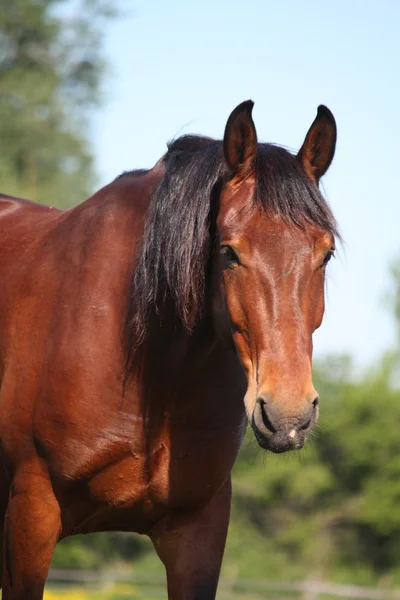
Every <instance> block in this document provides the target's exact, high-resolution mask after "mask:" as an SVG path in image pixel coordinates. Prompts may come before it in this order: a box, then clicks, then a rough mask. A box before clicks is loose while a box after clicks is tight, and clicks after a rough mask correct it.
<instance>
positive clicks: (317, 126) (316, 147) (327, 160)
mask: <svg viewBox="0 0 400 600" xmlns="http://www.w3.org/2000/svg"><path fill="white" fill-rule="evenodd" d="M335 146H336V122H335V119H334V116H333V114H332V113H331V111H330V110H329V108H327V107H326V106H323V105H322V104H321V106H319V107H318V112H317V116H316V117H315V120H314V123H313V124H312V125H311V127H310V129H309V130H308V133H307V135H306V139H305V140H304V143H303V145H302V147H301V149H300V151H299V153H298V155H297V158H298V160H299V161H300V162H301V163H302V165H303V167H304V170H305V171H306V173H307V175H308V176H309V177H310V178H311V179H313V180H314V181H315V183H316V184H318V182H319V180H320V179H321V177H322V176H323V175H324V174H325V173H326V171H327V170H328V168H329V165H330V164H331V162H332V159H333V156H334V154H335Z"/></svg>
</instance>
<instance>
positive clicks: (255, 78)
mask: <svg viewBox="0 0 400 600" xmlns="http://www.w3.org/2000/svg"><path fill="white" fill-rule="evenodd" d="M399 31H400V2H399V1H398V0H379V2H378V1H377V0H374V1H370V0H351V1H350V0H334V1H331V2H321V1H314V0H279V1H278V0H273V1H272V0H246V1H245V0H230V1H228V0H202V1H199V0H169V1H168V2H167V1H166V0H164V1H163V0H125V2H124V14H123V16H122V18H120V19H119V20H118V21H116V22H114V23H112V24H111V25H108V30H107V32H106V34H105V54H106V59H107V60H108V61H109V64H110V72H109V74H108V76H107V78H106V85H105V89H104V92H105V94H104V98H105V103H104V106H103V108H102V109H101V110H100V111H99V113H98V114H97V116H96V117H95V120H94V123H93V127H92V131H93V145H94V148H95V156H96V165H97V170H98V173H99V176H100V183H101V184H106V183H107V182H109V181H110V180H111V179H113V178H114V177H115V176H116V175H118V174H119V173H121V172H122V171H124V170H129V169H133V168H143V167H151V166H153V164H154V163H155V162H156V161H157V160H158V159H159V158H160V156H161V155H162V154H163V153H164V152H165V150H166V142H167V141H168V140H170V139H172V138H174V137H176V136H178V135H181V134H183V133H200V134H204V135H209V136H212V137H216V138H219V139H220V138H221V137H222V135H223V132H224V128H225V124H226V120H227V118H228V116H229V114H230V112H231V111H232V110H233V108H234V107H235V106H236V105H237V104H239V103H240V102H242V101H243V100H247V99H249V98H251V99H252V100H253V101H254V102H255V106H254V110H253V117H254V121H255V124H256V128H257V132H258V137H259V139H260V140H261V141H266V142H275V143H278V144H281V145H283V146H285V147H288V148H289V149H292V150H293V151H297V150H298V149H299V148H300V146H301V144H302V142H303V139H304V136H305V134H306V132H307V130H308V128H309V126H310V125H311V123H312V121H313V120H314V118H315V115H316V110H317V107H318V105H319V104H325V105H327V106H328V107H329V108H330V109H331V111H332V112H333V114H334V116H335V118H336V122H337V126H338V142H337V147H336V155H335V159H334V162H333V164H332V166H331V168H330V170H329V171H328V173H327V174H326V175H325V177H324V179H323V180H322V189H323V191H324V194H325V197H326V198H327V200H328V201H329V203H330V205H331V207H332V209H333V211H334V214H335V216H336V218H337V220H338V222H339V226H340V229H341V232H342V235H343V237H344V240H345V244H344V245H343V246H342V248H339V251H338V253H337V258H336V260H332V261H331V262H330V264H329V270H328V286H327V306H326V315H325V319H324V322H323V324H322V326H321V328H320V329H319V330H318V331H317V332H316V333H315V335H314V348H315V350H314V352H315V355H317V356H323V355H326V354H330V353H350V354H352V355H353V356H354V359H355V361H356V364H359V365H360V366H364V365H373V364H374V361H376V360H377V359H378V357H379V354H380V353H381V352H382V351H383V350H384V349H386V348H388V347H390V345H391V344H393V342H394V339H395V330H394V324H393V320H392V319H391V315H390V311H389V310H388V308H387V307H386V306H385V301H384V298H385V295H387V294H388V293H389V292H390V290H391V280H390V275H389V264H390V261H392V260H394V259H395V258H396V257H399V259H400V197H399V186H398V179H399V175H400V165H399V164H398V162H399V159H400V154H399V150H398V148H399V139H400V120H399V112H400V33H399Z"/></svg>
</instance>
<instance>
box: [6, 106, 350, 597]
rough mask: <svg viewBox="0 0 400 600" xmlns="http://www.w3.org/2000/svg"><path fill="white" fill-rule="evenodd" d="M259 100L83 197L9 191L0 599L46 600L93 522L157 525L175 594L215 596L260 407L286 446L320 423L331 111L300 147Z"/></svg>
mask: <svg viewBox="0 0 400 600" xmlns="http://www.w3.org/2000/svg"><path fill="white" fill-rule="evenodd" d="M252 108H253V102H252V101H251V100H248V101H245V102H243V103H242V104H240V105H239V106H237V107H236V108H235V109H234V110H233V112H232V113H231V115H230V116H229V119H228V120H227V122H226V126H225V133H224V137H223V140H222V141H220V140H214V139H211V138H208V137H203V136H196V135H185V136H182V137H180V138H178V139H175V140H174V141H172V142H171V143H170V144H169V146H168V149H167V151H166V153H165V154H164V156H163V157H162V158H160V160H159V161H158V162H157V163H156V164H155V166H154V167H153V168H151V169H148V170H143V169H141V170H138V171H131V172H125V173H123V174H122V175H120V176H119V177H117V178H116V179H115V180H114V181H112V182H111V183H110V184H108V185H106V186H105V187H104V188H103V189H101V190H100V191H98V192H96V193H95V194H94V195H93V196H92V197H91V198H89V199H88V200H86V201H84V202H83V203H81V204H79V205H77V206H75V207H72V208H69V209H66V210H63V211H61V210H58V209H56V208H52V207H49V206H44V205H40V204H36V203H34V202H30V201H28V200H22V199H17V198H14V197H10V196H7V195H2V196H1V198H0V231H1V233H0V281H1V295H0V542H1V543H0V569H1V571H0V584H2V588H3V599H4V600H28V598H29V600H40V599H41V598H42V597H43V590H44V585H45V582H46V578H47V575H48V570H49V567H50V563H51V559H52V554H53V551H54V549H55V546H56V544H57V543H58V541H60V540H62V539H64V538H66V537H67V536H71V535H74V534H82V533H90V532H100V531H126V532H136V533H139V534H144V535H147V536H148V537H149V538H150V539H151V541H152V543H153V545H154V548H155V550H156V552H157V554H158V556H159V558H160V559H161V561H162V562H163V563H164V565H165V569H166V576H167V588H168V597H169V598H170V599H172V600H211V599H213V598H215V594H216V589H217V584H218V578H219V573H220V568H221V562H222V557H223V552H224V547H225V540H226V535H227V529H228V523H229V515H230V502H231V471H232V468H233V465H234V462H235V459H236V457H237V454H238V451H239V448H240V445H241V442H242V440H243V436H244V434H245V431H246V426H247V424H248V423H250V426H251V428H252V430H253V432H254V435H255V438H256V439H257V441H258V443H259V445H260V446H261V447H262V448H263V449H265V450H269V451H272V452H275V453H280V452H286V451H288V450H292V449H299V448H301V447H302V446H303V445H304V443H305V440H306V438H307V435H308V433H309V432H310V430H311V429H312V428H313V426H314V425H315V423H316V421H317V418H318V410H319V409H318V404H319V399H318V394H317V392H316V390H315V389H314V387H313V383H312V334H313V332H314V331H315V330H316V329H317V328H318V327H319V326H320V324H321V321H322V318H323V314H324V293H325V271H326V266H327V263H328V261H329V259H330V258H331V257H332V256H333V254H334V251H335V241H337V240H338V238H339V236H340V233H339V231H338V226H337V223H336V220H335V218H334V216H333V213H332V211H331V209H330V208H329V206H328V204H327V202H326V200H325V199H324V198H323V196H322V194H321V192H320V190H319V180H320V178H321V177H322V176H323V175H324V173H325V172H326V171H327V169H328V167H329V166H330V164H331V161H332V159H333V156H334V151H335V144H336V124H335V120H334V117H333V115H332V113H331V112H330V111H329V109H328V108H326V107H325V106H322V105H321V106H319V108H318V112H317V116H316V117H315V120H314V122H313V123H312V125H311V127H310V129H309V130H308V133H307V134H306V136H305V139H304V142H303V145H302V146H301V149H300V151H299V152H298V153H297V154H293V153H291V152H289V151H288V150H286V149H284V148H283V147H280V146H277V145H274V144H267V143H259V142H258V139H257V133H256V129H255V125H254V122H253V118H252Z"/></svg>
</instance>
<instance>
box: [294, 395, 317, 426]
mask: <svg viewBox="0 0 400 600" xmlns="http://www.w3.org/2000/svg"><path fill="white" fill-rule="evenodd" d="M318 404H319V397H318V396H317V397H316V398H314V400H313V401H312V403H311V409H310V412H309V413H308V415H307V416H306V417H305V420H304V423H303V424H302V425H300V427H299V429H301V430H302V431H304V430H305V429H308V428H309V427H310V425H311V421H313V419H315V417H316V412H317V410H318Z"/></svg>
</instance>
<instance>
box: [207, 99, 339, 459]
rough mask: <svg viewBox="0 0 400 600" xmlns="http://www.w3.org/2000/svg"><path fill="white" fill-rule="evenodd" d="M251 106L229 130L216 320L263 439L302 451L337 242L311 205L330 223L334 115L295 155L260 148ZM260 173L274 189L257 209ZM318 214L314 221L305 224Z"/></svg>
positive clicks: (320, 120) (269, 445)
mask: <svg viewBox="0 0 400 600" xmlns="http://www.w3.org/2000/svg"><path fill="white" fill-rule="evenodd" d="M251 107H252V105H251V104H250V103H244V104H243V105H240V106H239V107H238V108H237V109H235V111H234V112H233V113H232V115H231V117H230V119H229V120H228V123H227V128H226V132H225V138H224V151H225V157H226V162H227V165H228V169H229V176H228V177H227V180H226V182H225V185H224V187H223V189H222V192H221V196H220V202H219V212H218V217H217V233H218V245H217V252H216V253H215V259H214V271H213V273H214V286H216V287H217V289H216V290H215V293H214V299H215V301H214V319H215V323H216V326H217V328H219V330H220V332H221V333H222V334H223V335H224V336H226V335H229V336H230V339H233V342H234V345H235V347H236V350H237V353H238V356H239V359H240V362H241V364H242V366H243V369H244V371H245V373H246V376H247V383H248V387H247V393H246V396H245V399H244V402H245V407H246V411H247V416H248V419H249V421H250V423H251V425H252V428H253V431H254V434H255V436H256V438H257V441H258V442H259V444H260V445H261V446H262V447H263V448H265V449H269V450H272V451H274V452H284V451H286V450H290V449H293V448H301V447H302V446H303V445H304V442H305V439H306V435H307V432H309V431H310V430H311V428H312V427H313V426H314V425H315V423H316V421H317V418H318V403H319V399H318V394H317V392H316V390H315V388H314V386H313V383H312V373H311V362H312V334H313V332H314V331H315V330H316V329H317V328H318V327H319V326H320V324H321V322H322V317H323V313H324V282H325V270H326V264H327V262H328V261H329V259H330V257H331V256H332V254H333V252H334V236H333V233H332V231H330V230H329V228H325V227H323V226H322V225H323V223H324V219H323V218H322V217H321V218H319V217H318V210H317V209H316V207H314V205H313V202H314V203H315V202H316V203H317V204H318V202H321V207H324V208H325V210H326V211H327V216H328V217H329V216H330V217H331V218H332V222H333V223H334V221H333V217H332V216H331V213H330V212H329V209H328V207H327V205H325V204H323V200H322V197H321V196H320V195H319V192H318V188H317V184H318V179H319V177H320V176H321V174H323V173H324V172H325V171H326V169H327V166H329V164H328V165H327V163H330V161H331V159H332V156H333V150H332V144H333V145H334V141H335V130H333V129H334V121H333V117H331V115H330V113H329V114H328V113H327V112H324V113H323V114H322V115H320V113H319V116H317V119H316V120H315V122H314V124H313V125H312V127H311V129H310V131H309V133H308V134H307V137H306V140H305V142H304V144H303V147H302V149H301V151H300V153H299V154H298V156H297V157H293V156H292V155H290V154H289V153H287V152H286V151H285V150H283V149H278V148H275V147H267V146H265V147H264V150H262V149H260V148H258V144H257V137H256V133H255V128H254V124H253V122H252V119H251ZM325 111H327V109H325ZM321 130H322V133H321ZM324 135H325V137H326V138H327V141H326V140H325V138H324ZM324 140H325V141H324ZM310 145H311V147H310ZM315 153H317V155H316V154H315ZM321 155H323V156H321ZM263 156H264V158H265V163H266V164H264V165H263V164H262V157H263ZM285 160H287V161H288V167H287V172H285V166H284V162H285ZM324 161H325V162H324ZM258 169H265V173H266V177H267V179H268V178H269V181H270V183H271V187H270V189H268V186H265V189H264V190H262V191H263V192H264V193H265V194H266V195H267V196H268V195H269V194H270V197H269V198H261V199H260V202H261V205H260V202H257V201H256V195H257V193H259V192H260V190H259V189H257V185H258V181H259V178H260V177H261V173H259V172H257V170H258ZM274 174H275V175H274ZM296 176H298V177H299V181H296ZM274 186H275V187H277V188H279V189H274ZM285 194H287V196H285ZM296 194H297V195H296ZM307 194H308V195H309V194H311V196H310V197H308V196H307ZM313 194H314V196H315V198H314V197H313ZM302 203H304V206H302ZM263 204H264V207H265V208H263V207H262V205H263ZM285 207H286V209H287V210H286V212H285ZM296 207H297V209H296ZM314 208H315V211H316V212H315V215H314V217H315V219H313V218H308V216H309V213H310V211H311V212H312V211H313V210H314ZM303 209H304V213H305V214H304V218H303V219H301V214H302V213H301V211H302V210H303Z"/></svg>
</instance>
